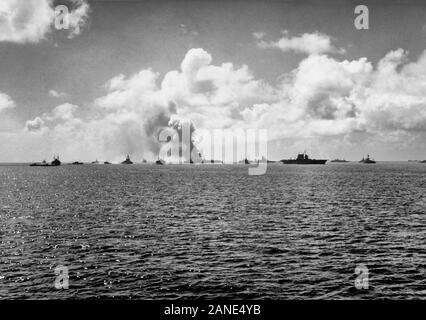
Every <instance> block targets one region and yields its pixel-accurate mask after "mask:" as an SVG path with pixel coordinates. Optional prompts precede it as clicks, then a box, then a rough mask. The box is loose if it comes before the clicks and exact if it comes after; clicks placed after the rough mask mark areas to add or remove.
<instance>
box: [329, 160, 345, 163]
mask: <svg viewBox="0 0 426 320" xmlns="http://www.w3.org/2000/svg"><path fill="white" fill-rule="evenodd" d="M330 162H342V163H343V162H349V161H347V160H345V159H334V160H331V161H330Z"/></svg>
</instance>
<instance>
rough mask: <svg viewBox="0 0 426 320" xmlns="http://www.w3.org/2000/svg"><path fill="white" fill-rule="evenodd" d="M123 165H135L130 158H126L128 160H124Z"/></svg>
mask: <svg viewBox="0 0 426 320" xmlns="http://www.w3.org/2000/svg"><path fill="white" fill-rule="evenodd" d="M121 164H133V162H132V161H131V160H130V156H129V155H127V156H126V160H124V161H123V162H122V163H121Z"/></svg>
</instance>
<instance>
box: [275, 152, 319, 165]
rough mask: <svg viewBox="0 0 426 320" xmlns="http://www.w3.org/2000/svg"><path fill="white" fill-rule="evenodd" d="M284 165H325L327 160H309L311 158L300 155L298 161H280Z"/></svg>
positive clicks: (303, 154)
mask: <svg viewBox="0 0 426 320" xmlns="http://www.w3.org/2000/svg"><path fill="white" fill-rule="evenodd" d="M280 161H281V162H282V163H284V164H325V163H326V162H327V160H323V159H321V160H318V159H309V156H308V155H307V154H306V152H304V153H299V154H298V155H297V158H296V159H283V160H280Z"/></svg>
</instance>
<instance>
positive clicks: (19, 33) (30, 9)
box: [0, 0, 89, 43]
mask: <svg viewBox="0 0 426 320" xmlns="http://www.w3.org/2000/svg"><path fill="white" fill-rule="evenodd" d="M71 3H73V4H74V8H73V9H71V8H70V16H69V18H70V19H69V20H70V28H69V37H74V36H76V35H78V34H80V32H81V27H82V26H83V25H84V24H85V21H86V20H87V17H88V12H89V5H88V3H87V1H85V0H84V1H83V0H71ZM54 19H55V8H54V7H53V1H51V0H1V2H0V41H7V42H16V43H36V42H39V41H41V40H43V39H45V38H46V35H47V34H48V33H49V32H51V30H52V25H53V23H54Z"/></svg>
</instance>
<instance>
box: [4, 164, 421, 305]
mask: <svg viewBox="0 0 426 320" xmlns="http://www.w3.org/2000/svg"><path fill="white" fill-rule="evenodd" d="M425 191H426V165H424V164H417V163H378V164H376V165H362V164H358V163H350V164H327V165H324V166H297V165H282V164H269V165H268V171H267V174H266V175H263V176H249V175H248V173H247V166H245V165H180V166H179V165H166V166H155V165H131V166H125V165H83V166H67V165H63V166H61V167H56V168H53V167H52V168H42V167H29V166H0V235H1V243H0V259H1V260H0V298H10V299H15V298H28V299H30V298H31V299H62V298H71V299H78V298H83V299H84V298H101V299H102V298H134V299H156V298H158V299H160V298H163V299H185V298H188V299H189V298H190V299H194V298H195V299H198V298H199V299H208V298H225V299H226V298H233V299H243V298H247V299H318V298H327V299H352V298H354V299H383V298H388V299H400V298H402V299H410V298H423V299H425V298H426V240H425V239H426V212H425V211H426V193H425ZM362 264H364V265H365V266H366V267H367V268H368V289H357V288H356V287H355V285H354V283H355V280H356V278H357V277H358V275H357V274H355V268H356V267H357V266H360V265H362ZM59 265H62V266H66V267H67V268H68V272H69V288H68V289H66V290H65V289H62V290H57V289H56V288H55V285H54V283H55V279H56V275H55V268H56V267H57V266H59Z"/></svg>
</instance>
